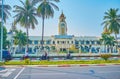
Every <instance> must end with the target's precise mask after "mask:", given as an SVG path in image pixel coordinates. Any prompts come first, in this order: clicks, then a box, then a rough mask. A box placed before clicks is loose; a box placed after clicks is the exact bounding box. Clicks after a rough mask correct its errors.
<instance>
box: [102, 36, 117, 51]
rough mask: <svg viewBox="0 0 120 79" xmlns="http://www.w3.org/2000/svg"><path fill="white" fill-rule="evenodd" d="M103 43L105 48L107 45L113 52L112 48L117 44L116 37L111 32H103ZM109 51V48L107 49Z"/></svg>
mask: <svg viewBox="0 0 120 79" xmlns="http://www.w3.org/2000/svg"><path fill="white" fill-rule="evenodd" d="M100 41H101V43H103V44H104V45H105V49H104V50H106V47H107V48H108V51H109V49H111V52H112V48H113V46H115V44H116V43H117V42H116V40H115V38H114V37H113V36H111V35H110V34H102V38H101V39H100ZM106 51H107V50H106Z"/></svg>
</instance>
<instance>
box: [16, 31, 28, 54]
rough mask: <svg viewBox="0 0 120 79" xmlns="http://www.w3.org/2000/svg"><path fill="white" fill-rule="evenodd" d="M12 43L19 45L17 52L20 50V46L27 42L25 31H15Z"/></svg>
mask: <svg viewBox="0 0 120 79" xmlns="http://www.w3.org/2000/svg"><path fill="white" fill-rule="evenodd" d="M14 44H15V45H18V47H19V52H21V50H22V47H23V46H25V45H26V44H27V35H26V33H25V32H22V31H21V30H20V31H15V36H14Z"/></svg>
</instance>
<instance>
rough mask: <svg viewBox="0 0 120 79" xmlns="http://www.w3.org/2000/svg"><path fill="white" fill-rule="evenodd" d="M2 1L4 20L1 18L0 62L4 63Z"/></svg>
mask: <svg viewBox="0 0 120 79" xmlns="http://www.w3.org/2000/svg"><path fill="white" fill-rule="evenodd" d="M3 1H4V0H2V18H1V54H0V61H2V49H3V8H4V6H3V3H4V2H3Z"/></svg>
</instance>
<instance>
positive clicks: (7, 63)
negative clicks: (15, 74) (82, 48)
mask: <svg viewBox="0 0 120 79" xmlns="http://www.w3.org/2000/svg"><path fill="white" fill-rule="evenodd" d="M112 63H115V64H120V60H107V61H105V60H62V61H47V60H43V61H30V60H21V61H8V62H5V63H4V65H65V64H68V65H69V64H112Z"/></svg>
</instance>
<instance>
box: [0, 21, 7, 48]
mask: <svg viewBox="0 0 120 79" xmlns="http://www.w3.org/2000/svg"><path fill="white" fill-rule="evenodd" d="M0 30H1V22H0ZM0 41H1V31H0ZM0 43H1V42H0ZM7 43H8V41H7V29H6V28H5V27H4V28H3V49H6V47H7V46H8V44H7Z"/></svg>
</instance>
